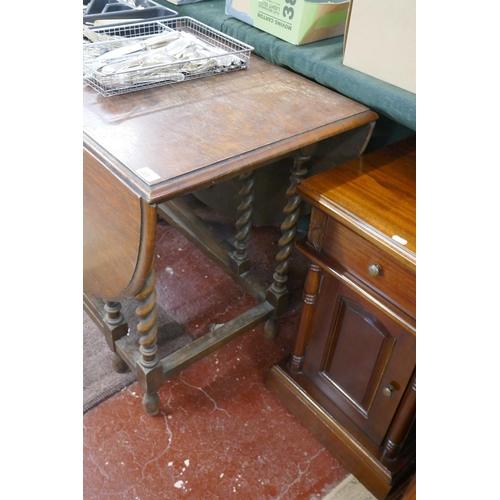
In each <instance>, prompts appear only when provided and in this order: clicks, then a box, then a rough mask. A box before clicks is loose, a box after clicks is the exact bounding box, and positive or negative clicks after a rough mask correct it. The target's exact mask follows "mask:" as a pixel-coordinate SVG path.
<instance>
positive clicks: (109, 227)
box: [83, 147, 156, 300]
mask: <svg viewBox="0 0 500 500" xmlns="http://www.w3.org/2000/svg"><path fill="white" fill-rule="evenodd" d="M101 161H102V160H100V159H99V158H96V157H95V156H93V155H92V154H91V153H90V152H89V151H88V150H86V149H85V147H84V150H83V289H84V291H85V292H91V293H93V294H95V295H97V296H99V297H102V298H105V299H108V300H121V299H123V298H127V297H131V296H133V295H135V294H136V293H137V292H138V291H139V289H140V287H141V286H142V283H143V281H144V280H145V279H146V276H147V274H148V272H149V269H150V267H151V260H152V258H153V252H154V244H155V237H156V211H155V209H154V207H152V206H151V205H148V204H146V203H144V200H143V199H141V198H140V197H139V196H138V195H137V194H135V193H134V192H133V191H131V190H130V189H129V188H128V187H127V186H126V185H124V184H123V183H122V182H121V181H120V180H119V179H118V178H117V177H116V176H114V175H113V174H112V172H110V171H109V170H107V169H106V168H103V167H102V163H101Z"/></svg>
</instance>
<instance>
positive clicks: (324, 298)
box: [267, 138, 416, 499]
mask: <svg viewBox="0 0 500 500" xmlns="http://www.w3.org/2000/svg"><path fill="white" fill-rule="evenodd" d="M415 148H416V142H415V138H410V139H407V140H405V141H402V142H400V143H397V144H396V145H394V146H390V147H388V148H384V149H382V150H379V151H375V152H373V153H371V154H369V155H366V156H364V157H361V158H359V159H358V160H353V161H351V162H348V163H346V164H344V165H341V166H340V167H337V168H334V169H331V170H329V171H327V172H324V173H322V174H319V175H316V176H313V177H311V178H309V179H306V180H304V181H303V182H302V183H301V184H300V185H299V186H298V188H297V191H298V192H299V193H300V194H301V195H302V196H303V197H304V198H305V199H306V200H307V201H308V202H309V203H311V205H312V215H311V224H310V229H309V234H308V240H307V242H306V243H299V245H298V248H299V250H301V252H302V253H304V254H305V255H306V256H307V257H308V258H309V260H310V262H311V267H310V271H309V275H308V278H307V280H306V284H305V290H304V299H303V311H302V314H301V319H300V323H299V329H298V332H297V340H296V344H295V348H294V353H293V355H292V357H291V359H290V360H289V362H287V363H283V364H282V365H280V366H276V367H273V369H272V370H271V373H270V376H269V378H268V381H267V384H268V386H269V388H270V389H271V390H272V391H273V392H274V393H275V394H276V395H277V397H278V398H280V399H281V400H282V401H283V402H284V404H285V405H286V406H287V407H288V408H289V409H290V410H291V411H292V412H293V413H294V414H295V415H296V416H297V417H298V418H299V419H301V420H302V421H303V422H304V423H305V425H306V426H307V427H308V428H309V429H310V430H311V432H313V434H314V435H315V436H317V437H318V439H320V440H321V441H322V442H323V443H324V444H325V446H326V447H327V448H328V449H329V450H330V451H331V452H332V453H334V454H336V455H337V456H338V457H339V458H340V459H341V460H342V461H343V462H344V463H345V465H346V466H347V467H348V468H349V469H350V470H351V471H352V473H353V474H354V475H355V476H356V477H358V479H359V480H360V481H361V482H363V483H364V484H365V486H366V487H367V488H368V489H370V490H371V491H372V493H373V494H374V495H375V496H376V497H377V498H379V499H385V498H390V497H391V496H392V495H395V494H396V492H397V491H399V490H398V488H399V487H400V486H401V485H402V483H404V482H405V481H406V479H407V478H408V477H409V474H410V473H411V472H412V471H414V469H415V442H414V429H415V425H416V424H415V415H416V382H415V380H416V378H415V377H416V375H415V374H416V320H415V281H416V280H415V273H416V243H415V242H416V236H415V220H416V219H415V168H416V152H415ZM394 236H396V238H394ZM375 263H376V264H378V265H379V267H378V268H376V269H375V270H374V269H373V268H372V269H371V271H372V273H370V272H369V270H368V266H369V265H370V264H375Z"/></svg>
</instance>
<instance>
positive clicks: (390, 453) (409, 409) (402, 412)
mask: <svg viewBox="0 0 500 500" xmlns="http://www.w3.org/2000/svg"><path fill="white" fill-rule="evenodd" d="M416 409H417V379H416V373H414V374H413V377H412V380H411V382H410V385H409V387H408V389H407V390H406V392H405V394H404V396H403V399H402V400H401V403H400V404H399V407H398V411H397V412H396V415H395V416H394V419H393V424H392V425H391V427H390V428H389V431H388V432H387V437H386V439H385V442H384V445H383V447H382V457H383V458H384V459H385V460H393V459H394V458H396V457H397V455H398V453H399V450H400V449H401V446H402V445H403V443H404V441H405V438H406V435H407V434H408V431H409V429H410V426H411V424H412V423H413V419H414V418H415V414H416Z"/></svg>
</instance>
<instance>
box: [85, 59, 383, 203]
mask: <svg viewBox="0 0 500 500" xmlns="http://www.w3.org/2000/svg"><path fill="white" fill-rule="evenodd" d="M376 119H377V115H376V113H374V112H373V111H371V110H369V109H368V108H367V107H366V106H364V105H362V104H359V103H356V102H354V101H352V100H351V99H349V98H347V97H344V96H342V95H340V94H337V93H336V92H334V91H332V90H329V89H327V88H325V87H323V86H321V85H318V84H317V83H314V82H312V81H310V80H308V79H307V78H304V77H302V76H300V75H297V74H295V73H293V72H291V71H288V70H286V69H284V68H281V67H279V66H276V65H274V64H272V63H270V62H268V61H266V60H264V59H261V58H259V57H257V56H255V55H252V56H251V58H250V62H249V67H248V68H247V69H245V70H240V71H236V72H233V73H226V74H221V75H214V76H211V77H205V78H200V79H195V80H190V81H187V82H182V83H178V84H173V85H166V86H162V87H157V88H152V89H147V90H142V91H137V92H131V93H127V94H122V95H117V96H112V97H103V96H102V95H100V94H98V93H97V92H96V91H95V90H93V89H92V88H90V87H88V86H85V87H84V89H83V140H84V148H85V149H86V150H88V151H89V152H90V153H91V154H92V155H93V156H95V157H96V158H98V159H99V161H100V162H101V163H102V164H103V165H104V166H105V167H106V168H108V169H109V170H110V171H112V172H113V173H114V174H115V175H116V176H118V177H119V178H120V179H122V180H123V182H125V183H126V184H127V185H128V186H129V187H130V188H131V189H132V190H133V191H135V192H136V193H138V194H139V195H140V196H141V197H143V198H144V199H145V200H146V201H147V202H148V203H158V202H162V201H165V200H166V199H169V198H173V197H175V196H179V195H182V194H186V193H188V192H192V191H195V190H197V189H200V188H203V187H207V186H209V185H210V184H213V183H215V182H218V181H221V180H225V179H228V178H230V177H233V176H235V175H239V174H241V173H243V172H245V171H247V170H252V169H254V168H257V167H260V166H263V165H264V164H269V163H271V162H272V161H274V160H276V159H279V158H282V157H284V156H286V155H288V154H290V153H291V152H293V151H295V150H298V149H300V148H302V147H305V146H308V145H310V144H313V143H315V142H318V141H320V140H323V139H326V138H328V137H332V136H334V135H336V134H339V133H342V132H344V131H347V130H350V129H353V128H356V127H359V126H361V125H363V124H365V123H368V122H371V121H374V120H376Z"/></svg>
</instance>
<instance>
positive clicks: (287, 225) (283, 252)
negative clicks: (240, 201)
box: [264, 145, 316, 338]
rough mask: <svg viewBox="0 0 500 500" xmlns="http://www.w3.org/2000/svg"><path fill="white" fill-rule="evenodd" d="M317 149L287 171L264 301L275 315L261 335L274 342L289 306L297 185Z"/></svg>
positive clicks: (300, 157)
mask: <svg viewBox="0 0 500 500" xmlns="http://www.w3.org/2000/svg"><path fill="white" fill-rule="evenodd" d="M315 148H316V145H312V146H308V147H306V148H303V149H302V150H301V151H300V153H299V154H298V155H296V156H295V157H294V161H293V165H292V167H291V169H290V173H291V175H290V186H289V187H288V189H287V191H286V197H287V200H288V201H287V204H286V206H285V208H284V209H283V214H284V215H285V219H284V221H283V223H282V224H281V227H280V229H281V234H282V236H281V238H280V240H279V241H278V247H279V251H278V254H277V255H276V262H277V265H276V268H275V272H274V275H273V283H272V284H271V286H270V287H269V289H268V291H267V299H268V301H269V302H271V303H272V304H273V305H274V306H275V308H276V311H275V315H274V317H273V318H271V319H269V320H268V321H267V322H266V324H265V326H264V332H265V336H266V337H267V338H274V337H276V334H277V333H278V319H277V318H278V317H279V316H280V315H281V314H282V312H283V310H284V308H285V307H286V305H287V303H288V289H287V287H286V282H287V280H288V271H289V269H290V260H291V255H292V251H293V249H294V246H295V235H296V234H297V222H298V220H299V217H300V207H301V204H302V199H301V197H300V196H299V194H298V193H297V184H298V183H299V182H300V181H301V180H302V179H304V178H305V177H306V175H307V167H304V163H306V162H307V161H308V160H310V159H311V156H312V154H313V152H314V150H315Z"/></svg>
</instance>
